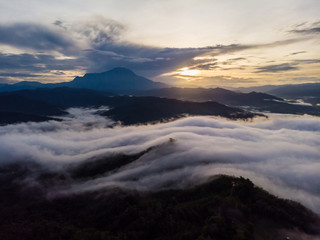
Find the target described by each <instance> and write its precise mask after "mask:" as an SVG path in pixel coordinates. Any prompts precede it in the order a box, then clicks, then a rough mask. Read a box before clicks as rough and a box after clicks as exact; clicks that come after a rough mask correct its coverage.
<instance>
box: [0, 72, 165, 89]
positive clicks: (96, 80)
mask: <svg viewBox="0 0 320 240" xmlns="http://www.w3.org/2000/svg"><path fill="white" fill-rule="evenodd" d="M55 87H72V88H86V89H92V90H98V91H115V92H119V93H122V92H127V91H137V90H138V91H139V90H141V91H143V90H150V89H155V88H164V87H168V85H167V84H164V83H160V82H154V81H152V80H150V79H147V78H145V77H142V76H139V75H136V74H135V73H134V72H133V71H131V70H129V69H127V68H121V67H117V68H114V69H111V70H109V71H106V72H102V73H87V74H85V75H84V76H83V77H76V78H74V79H73V80H72V81H70V82H61V83H49V84H42V83H38V82H27V81H23V82H19V83H16V84H1V85H0V92H9V91H16V90H23V89H35V88H55Z"/></svg>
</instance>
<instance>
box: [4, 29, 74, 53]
mask: <svg viewBox="0 0 320 240" xmlns="http://www.w3.org/2000/svg"><path fill="white" fill-rule="evenodd" d="M0 43H2V44H7V45H10V46H14V47H21V48H30V49H34V50H53V51H59V52H64V53H66V52H69V51H70V50H72V48H73V46H74V42H73V41H72V40H71V39H69V38H67V37H65V36H64V35H63V34H61V33H59V32H58V31H54V30H51V29H49V28H47V27H45V26H41V25H38V24H31V23H30V24H28V23H19V24H11V25H1V26H0Z"/></svg>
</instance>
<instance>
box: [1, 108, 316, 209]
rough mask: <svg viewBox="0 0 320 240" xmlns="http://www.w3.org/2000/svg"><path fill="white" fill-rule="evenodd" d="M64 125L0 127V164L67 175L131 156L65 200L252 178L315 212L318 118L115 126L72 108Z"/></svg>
mask: <svg viewBox="0 0 320 240" xmlns="http://www.w3.org/2000/svg"><path fill="white" fill-rule="evenodd" d="M69 112H70V116H68V117H64V118H63V120H62V121H61V122H58V121H49V122H43V123H23V124H16V125H7V126H2V127H0V163H1V164H6V163H13V162H17V161H36V162H38V163H40V164H42V165H44V166H45V167H46V168H50V169H54V170H55V171H64V169H65V167H66V166H67V165H69V164H70V163H73V164H78V163H82V162H83V161H87V160H88V159H90V158H92V157H95V156H102V155H103V156H108V155H112V154H115V153H125V154H133V153H138V152H141V151H144V150H146V149H148V148H149V147H152V146H157V147H156V148H154V149H153V150H151V151H149V152H148V153H146V154H145V155H143V156H142V157H140V158H139V159H138V160H136V161H134V162H132V163H130V164H128V165H126V166H124V167H122V168H120V169H118V170H117V171H113V172H112V173H109V174H106V175H103V176H98V177H95V178H92V179H91V180H87V181H82V182H81V181H72V182H70V183H69V184H68V186H65V188H63V190H61V191H63V193H69V192H70V193H71V192H82V191H88V190H99V189H102V188H105V187H107V186H113V185H115V186H120V187H124V188H130V189H137V190H159V189H163V188H166V187H177V188H181V187H186V186H190V185H192V184H198V183H202V182H204V181H205V180H207V179H208V178H210V177H212V176H214V175H217V174H228V175H234V176H243V177H246V178H250V179H251V180H252V181H253V182H254V183H255V184H256V185H258V186H261V187H263V188H264V189H265V190H267V191H269V192H271V193H273V194H275V195H277V196H280V197H285V198H289V199H294V200H297V201H299V202H301V203H302V204H304V205H305V206H307V207H309V208H311V209H313V210H314V211H316V212H318V213H320V147H319V146H320V118H316V117H311V116H292V115H270V116H269V119H268V120H263V119H257V120H255V121H253V122H244V121H230V120H226V119H222V118H211V117H188V118H183V119H180V120H177V121H174V122H169V123H161V124H156V125H144V126H130V127H123V126H116V127H111V125H112V124H113V122H112V121H111V120H108V119H105V118H103V117H101V116H98V115H95V114H94V112H95V110H90V109H70V110H69Z"/></svg>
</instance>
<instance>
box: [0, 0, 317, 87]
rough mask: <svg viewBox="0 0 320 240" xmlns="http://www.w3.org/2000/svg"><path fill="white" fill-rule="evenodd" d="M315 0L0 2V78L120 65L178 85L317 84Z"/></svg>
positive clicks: (48, 77) (66, 74) (64, 75)
mask: <svg viewBox="0 0 320 240" xmlns="http://www.w3.org/2000/svg"><path fill="white" fill-rule="evenodd" d="M319 12H320V1H319V0H282V1H278V0H259V1H255V0H242V1H239V0H224V1H217V0H161V1H160V0H157V1H156V0H134V1H132V0H90V1H84V0H77V1H76V0H63V1H62V0H56V1H47V0H45V1H44V0H42V1H40V0H28V1H25V0H11V1H6V0H0V83H15V82H18V81H23V80H25V81H40V82H43V83H47V82H61V81H71V80H72V79H73V78H74V77H75V76H79V75H83V74H85V73H87V72H103V71H107V70H110V69H112V68H114V67H127V68H130V69H131V70H133V71H134V72H136V73H137V74H139V75H142V76H145V77H148V78H150V79H152V80H155V81H161V82H165V83H168V84H171V85H175V86H180V87H217V86H219V87H246V86H259V85H270V84H276V85H279V84H291V83H306V82H320V17H319Z"/></svg>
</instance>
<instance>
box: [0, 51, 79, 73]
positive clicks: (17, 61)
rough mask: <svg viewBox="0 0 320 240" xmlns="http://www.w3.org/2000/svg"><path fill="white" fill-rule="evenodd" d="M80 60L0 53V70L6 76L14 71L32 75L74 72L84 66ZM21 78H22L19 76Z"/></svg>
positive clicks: (45, 55)
mask: <svg viewBox="0 0 320 240" xmlns="http://www.w3.org/2000/svg"><path fill="white" fill-rule="evenodd" d="M84 65H85V63H84V62H83V60H82V59H77V58H76V59H56V58H55V57H54V56H52V55H49V54H28V53H23V54H3V53H0V69H1V70H2V71H4V70H6V71H7V72H6V73H2V74H7V75H8V76H9V75H10V76H13V74H14V73H15V72H16V71H26V72H27V73H25V74H29V75H32V74H34V73H42V72H49V71H52V70H61V71H63V70H74V69H75V68H80V67H82V66H84ZM16 77H18V75H16ZM20 77H23V76H20Z"/></svg>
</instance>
